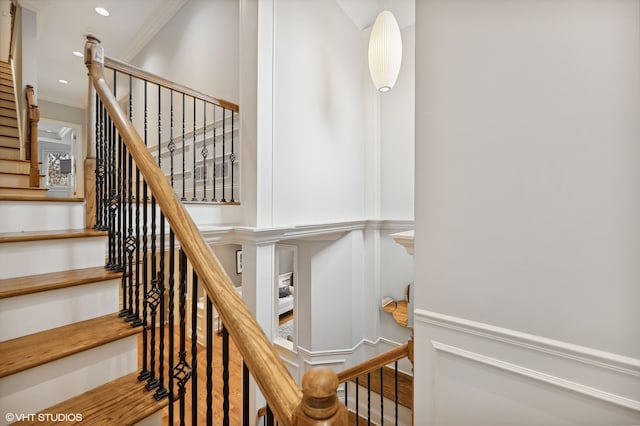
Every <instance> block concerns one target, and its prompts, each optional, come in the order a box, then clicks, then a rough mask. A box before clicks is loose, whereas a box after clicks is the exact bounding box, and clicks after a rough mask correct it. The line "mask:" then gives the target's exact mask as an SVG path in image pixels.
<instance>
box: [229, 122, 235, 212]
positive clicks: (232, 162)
mask: <svg viewBox="0 0 640 426" xmlns="http://www.w3.org/2000/svg"><path fill="white" fill-rule="evenodd" d="M233 117H234V113H233V111H231V154H229V167H230V168H231V170H229V175H230V176H231V199H230V200H229V201H230V202H232V203H233V202H234V201H235V200H234V199H233V187H234V185H235V183H236V179H235V176H234V165H235V162H236V154H235V147H234V139H235V136H234V134H233V130H234V129H233V127H234V120H233Z"/></svg>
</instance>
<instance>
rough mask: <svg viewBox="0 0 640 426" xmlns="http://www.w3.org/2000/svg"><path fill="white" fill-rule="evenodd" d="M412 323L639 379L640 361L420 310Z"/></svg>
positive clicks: (417, 310)
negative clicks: (500, 343)
mask: <svg viewBox="0 0 640 426" xmlns="http://www.w3.org/2000/svg"><path fill="white" fill-rule="evenodd" d="M414 320H415V321H418V322H422V323H426V324H431V325H435V326H438V327H442V328H446V329H450V330H455V331H459V332H463V333H467V334H472V335H476V336H479V337H482V338H487V339H491V340H495V341H499V342H502V343H507V344H510V345H514V346H519V347H522V348H525V349H529V350H535V351H538V352H542V353H546V354H550V355H554V356H558V357H562V358H566V359H569V360H572V361H579V362H582V363H584V364H587V365H591V366H595V367H600V368H606V369H609V370H613V371H617V372H620V373H624V374H627V375H632V376H636V377H640V360H639V359H635V358H630V357H626V356H623V355H618V354H614V353H610V352H605V351H601V350H598V349H593V348H588V347H585V346H579V345H575V344H573V343H568V342H562V341H558V340H554V339H549V338H546V337H541V336H536V335H533V334H528V333H523V332H519V331H515V330H510V329H507V328H502V327H497V326H494V325H490V324H485V323H481V322H477V321H472V320H468V319H464V318H459V317H453V316H450V315H445V314H440V313H437V312H431V311H427V310H423V309H416V310H415V311H414Z"/></svg>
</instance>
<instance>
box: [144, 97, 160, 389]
mask: <svg viewBox="0 0 640 426" xmlns="http://www.w3.org/2000/svg"><path fill="white" fill-rule="evenodd" d="M161 100H162V99H161V87H160V86H158V167H160V146H161V145H160V141H161V137H162V127H161V124H162V120H161V118H162V117H161V115H162V114H161V113H162V108H161ZM156 226H157V225H156V197H155V196H154V195H153V194H151V270H152V271H153V272H152V280H151V290H149V292H148V293H147V301H148V304H149V307H150V308H151V313H150V315H151V353H150V358H151V362H150V373H149V379H148V382H147V385H146V388H147V390H152V389H155V388H157V387H158V386H159V384H160V382H159V380H158V378H157V377H156V375H155V371H156V369H155V364H156V315H157V310H158V306H159V305H160V302H161V300H162V299H163V293H162V292H161V290H160V287H159V285H158V282H159V274H160V272H159V270H158V262H157V261H158V259H157V257H156V238H157V236H156V229H157V228H156ZM161 244H163V243H161ZM159 326H160V327H161V331H162V327H163V324H162V323H160V325H159ZM161 334H162V333H161Z"/></svg>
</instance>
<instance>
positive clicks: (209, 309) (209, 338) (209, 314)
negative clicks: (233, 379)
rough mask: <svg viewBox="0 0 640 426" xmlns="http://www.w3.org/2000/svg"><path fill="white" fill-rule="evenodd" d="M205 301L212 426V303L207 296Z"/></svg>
mask: <svg viewBox="0 0 640 426" xmlns="http://www.w3.org/2000/svg"><path fill="white" fill-rule="evenodd" d="M205 298H206V301H207V313H206V317H207V327H206V329H207V426H212V425H213V328H212V327H211V325H212V324H213V303H211V299H209V295H207V294H205Z"/></svg>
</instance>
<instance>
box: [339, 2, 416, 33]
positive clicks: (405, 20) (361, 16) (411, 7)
mask: <svg viewBox="0 0 640 426" xmlns="http://www.w3.org/2000/svg"><path fill="white" fill-rule="evenodd" d="M336 3H338V5H339V6H340V7H341V8H342V10H344V13H346V14H347V16H349V18H351V20H352V21H353V23H354V24H355V25H356V27H357V28H358V29H359V30H364V29H365V28H369V27H370V26H372V25H373V22H374V21H375V20H376V16H378V13H380V12H382V11H383V10H390V11H391V12H393V14H394V15H395V17H396V20H397V21H398V26H399V27H400V29H403V28H405V27H408V26H410V25H413V24H414V22H415V0H336Z"/></svg>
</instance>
